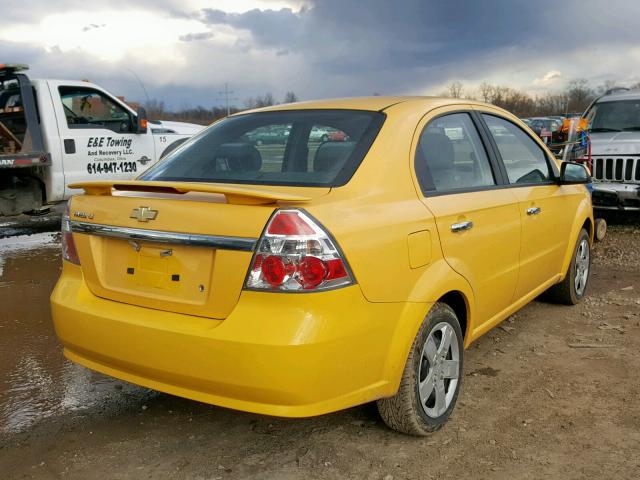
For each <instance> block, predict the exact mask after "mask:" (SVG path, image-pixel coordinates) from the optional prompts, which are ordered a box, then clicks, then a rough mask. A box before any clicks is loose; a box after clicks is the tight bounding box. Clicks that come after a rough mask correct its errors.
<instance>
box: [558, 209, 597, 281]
mask: <svg viewBox="0 0 640 480" xmlns="http://www.w3.org/2000/svg"><path fill="white" fill-rule="evenodd" d="M583 228H584V229H585V230H587V233H588V235H589V243H590V244H591V245H593V235H594V231H595V229H594V221H593V207H592V206H591V202H589V201H588V200H587V199H586V198H585V200H583V201H582V202H580V205H579V206H578V209H577V210H576V216H575V218H574V221H573V225H572V227H571V235H570V236H569V242H568V244H567V251H566V252H565V255H564V261H563V262H562V270H561V272H562V277H561V278H560V280H559V281H562V280H564V277H565V276H566V275H567V272H568V271H569V265H570V264H571V258H572V257H573V250H574V248H575V246H576V242H577V241H578V235H580V231H581V230H582V229H583Z"/></svg>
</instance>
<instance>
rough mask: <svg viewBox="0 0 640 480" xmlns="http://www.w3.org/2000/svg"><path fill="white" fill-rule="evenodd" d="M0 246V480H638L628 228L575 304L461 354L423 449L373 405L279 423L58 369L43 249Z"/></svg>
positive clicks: (46, 237)
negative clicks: (445, 405) (438, 425)
mask: <svg viewBox="0 0 640 480" xmlns="http://www.w3.org/2000/svg"><path fill="white" fill-rule="evenodd" d="M27 239H31V240H29V241H30V242H31V244H25V242H27V241H28V240H27ZM10 240H11V239H5V243H4V244H2V243H0V271H1V270H3V273H1V274H0V478H2V479H14V478H36V479H53V478H71V479H105V478H113V479H139V478H189V479H240V478H242V479H245V478H250V479H298V478H303V479H315V478H323V479H324V478H327V479H329V478H365V479H387V480H389V479H404V478H425V479H428V478H439V479H440V478H446V479H449V478H450V479H458V478H496V479H514V478H517V479H540V478H553V479H556V478H562V479H574V478H575V479H577V478H616V479H627V478H635V479H637V478H640V373H638V372H640V226H639V225H637V224H636V225H635V226H634V225H633V224H631V225H618V226H615V227H613V228H611V229H610V231H609V235H608V237H607V239H606V241H605V242H604V243H601V244H599V245H597V247H596V259H595V262H594V267H593V268H594V269H593V276H592V278H591V284H590V288H589V297H588V298H587V299H586V301H584V302H583V303H582V304H581V305H579V306H576V307H563V306H556V305H551V304H547V303H544V302H541V301H536V302H533V303H532V304H531V305H529V306H527V307H526V308H524V309H523V310H522V311H520V312H519V313H518V314H517V315H515V316H514V317H512V318H511V319H509V320H508V321H505V322H504V323H503V324H502V325H501V326H500V327H498V328H496V329H494V330H493V331H491V332H490V333H488V334H487V335H485V336H484V337H483V338H482V339H480V340H479V341H477V342H476V343H475V344H474V345H473V346H472V347H471V348H470V349H469V350H468V351H467V352H466V361H465V372H464V380H463V386H462V392H461V396H460V400H459V402H458V406H457V408H456V410H455V412H454V414H453V416H452V418H451V420H450V421H449V423H448V424H447V426H446V427H445V428H444V429H443V430H442V431H440V432H438V433H437V434H435V435H433V436H431V437H428V438H412V437H407V436H402V435H399V434H396V433H394V432H392V431H390V430H389V429H388V428H386V427H385V426H384V424H383V423H382V422H381V420H380V419H379V417H378V415H377V412H376V409H375V406H373V405H363V406H360V407H356V408H352V409H350V410H347V411H343V412H339V413H335V414H331V415H325V416H322V417H318V418H313V419H305V420H284V419H278V418H270V417H264V416H260V415H253V414H246V413H240V412H235V411H231V410H225V409H222V408H217V407H213V406H210V405H205V404H200V403H196V402H192V401H188V400H183V399H180V398H177V397H172V396H170V395H165V394H159V393H156V392H153V391H150V390H147V389H143V388H138V387H135V386H133V385H128V384H125V383H122V382H119V381H116V380H113V379H110V378H107V377H104V376H102V375H99V374H96V373H92V372H90V371H88V370H85V369H83V368H82V367H79V366H76V365H73V364H71V363H70V362H68V361H66V360H64V359H63V357H62V354H61V351H60V347H59V345H58V343H57V341H56V338H55V335H54V332H53V329H52V326H51V323H50V320H49V308H48V296H49V293H50V291H51V289H52V287H53V284H54V282H55V280H56V277H57V275H58V271H59V264H60V258H59V254H58V250H57V238H56V236H51V235H50V234H38V235H34V236H32V237H19V239H18V240H16V241H14V243H13V244H10V243H6V242H7V241H10ZM14 240H15V239H14ZM0 242H1V241H0ZM16 244H17V245H16ZM3 252H4V253H3ZM2 255H3V256H2Z"/></svg>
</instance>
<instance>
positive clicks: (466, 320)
mask: <svg viewBox="0 0 640 480" xmlns="http://www.w3.org/2000/svg"><path fill="white" fill-rule="evenodd" d="M439 263H440V262H435V264H434V265H432V266H431V268H428V269H426V271H425V274H424V278H426V279H430V281H429V282H428V283H423V284H422V285H423V286H424V287H425V289H416V288H414V292H413V296H414V298H415V296H417V292H418V291H420V296H419V297H420V303H416V302H407V304H406V305H407V307H406V308H405V311H404V314H403V315H402V318H401V319H399V321H398V325H397V327H396V330H395V332H394V335H393V338H392V339H391V341H390V343H389V345H390V347H389V350H388V353H387V360H386V365H385V379H386V380H387V382H388V391H387V393H388V395H394V394H395V393H396V392H397V391H398V388H399V386H400V380H401V377H402V372H403V370H404V366H405V364H406V362H407V358H408V356H409V352H410V351H411V347H412V345H413V342H414V340H415V338H416V335H417V333H418V330H419V329H420V326H421V325H422V322H423V321H424V319H425V318H426V316H427V315H428V314H429V312H430V310H431V308H432V307H433V305H434V304H436V303H438V302H442V303H446V304H447V305H448V306H449V307H451V309H452V310H453V311H454V313H455V314H456V316H457V317H458V321H459V322H460V327H461V329H462V332H463V336H464V340H463V346H464V348H466V347H468V346H469V344H470V343H471V332H472V331H473V322H474V320H475V318H474V313H473V312H474V293H473V289H472V288H471V285H469V283H468V282H467V280H466V279H465V278H464V277H462V276H461V275H460V274H458V273H457V272H455V271H454V270H453V269H451V268H450V267H448V268H438V264H439ZM442 266H443V267H445V266H448V264H446V262H444V261H443V265H442ZM419 284H420V282H419ZM435 286H441V288H437V289H436V288H434V287H435Z"/></svg>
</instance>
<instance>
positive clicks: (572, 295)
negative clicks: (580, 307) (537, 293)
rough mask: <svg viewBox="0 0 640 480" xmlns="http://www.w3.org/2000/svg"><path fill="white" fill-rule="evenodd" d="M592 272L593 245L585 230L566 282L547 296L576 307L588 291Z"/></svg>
mask: <svg viewBox="0 0 640 480" xmlns="http://www.w3.org/2000/svg"><path fill="white" fill-rule="evenodd" d="M590 272H591V245H589V234H588V233H587V231H586V230H585V229H584V228H583V229H582V230H580V235H578V241H577V242H576V246H575V247H574V250H573V257H572V258H571V264H570V265H569V271H568V272H567V274H566V275H565V277H564V280H562V281H561V282H560V283H558V284H556V285H554V286H553V287H551V288H550V289H549V290H547V292H546V295H545V296H546V297H547V298H548V299H549V300H551V301H553V302H555V303H562V304H564V305H575V304H576V303H578V302H579V301H580V300H581V299H582V297H584V294H585V293H586V291H587V284H588V283H589V273H590Z"/></svg>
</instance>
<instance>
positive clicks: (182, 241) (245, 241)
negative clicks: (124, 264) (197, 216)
mask: <svg viewBox="0 0 640 480" xmlns="http://www.w3.org/2000/svg"><path fill="white" fill-rule="evenodd" d="M70 223H71V231H72V232H74V233H86V234H88V235H97V236H100V237H110V238H123V239H126V240H142V241H147V242H154V243H169V244H173V245H190V246H193V247H210V248H216V249H219V250H240V251H243V252H252V251H253V249H254V248H255V245H256V242H257V240H256V239H255V238H247V237H225V236H221V235H200V234H195V233H177V232H165V231H161V230H145V229H142V228H129V227H116V226H113V225H101V224H99V223H88V222H76V221H71V222H70Z"/></svg>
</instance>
